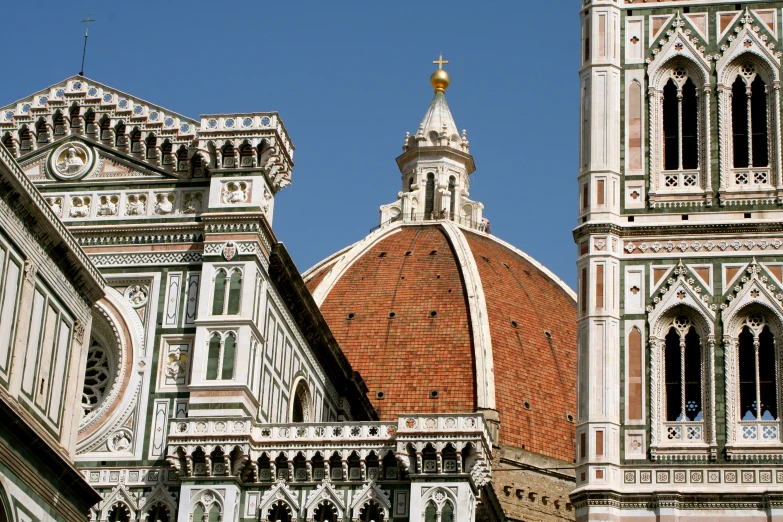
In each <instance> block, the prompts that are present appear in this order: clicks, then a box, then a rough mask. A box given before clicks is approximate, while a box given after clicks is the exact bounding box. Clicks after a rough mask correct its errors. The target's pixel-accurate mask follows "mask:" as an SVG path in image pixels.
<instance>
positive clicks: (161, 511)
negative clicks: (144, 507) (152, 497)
mask: <svg viewBox="0 0 783 522" xmlns="http://www.w3.org/2000/svg"><path fill="white" fill-rule="evenodd" d="M144 520H146V521H147V522H169V521H170V518H169V510H168V508H166V506H164V505H163V504H161V503H157V504H155V505H154V506H152V507H151V508H150V509H149V511H147V514H146V515H145V517H144Z"/></svg>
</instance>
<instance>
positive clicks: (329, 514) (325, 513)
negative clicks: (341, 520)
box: [313, 502, 337, 522]
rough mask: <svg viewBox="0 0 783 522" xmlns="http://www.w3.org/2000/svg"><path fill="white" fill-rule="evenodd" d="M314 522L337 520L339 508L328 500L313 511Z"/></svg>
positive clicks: (334, 521)
mask: <svg viewBox="0 0 783 522" xmlns="http://www.w3.org/2000/svg"><path fill="white" fill-rule="evenodd" d="M313 522H337V510H336V509H335V508H334V507H333V506H332V505H331V504H329V503H328V502H324V503H323V504H321V505H320V506H318V509H316V510H315V513H313Z"/></svg>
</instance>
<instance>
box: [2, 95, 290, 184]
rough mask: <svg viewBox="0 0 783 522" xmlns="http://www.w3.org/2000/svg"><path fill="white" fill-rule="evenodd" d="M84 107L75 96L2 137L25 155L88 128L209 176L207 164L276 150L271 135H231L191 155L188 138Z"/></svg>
mask: <svg viewBox="0 0 783 522" xmlns="http://www.w3.org/2000/svg"><path fill="white" fill-rule="evenodd" d="M81 110H82V108H81V107H80V106H79V105H78V104H76V103H75V102H74V104H73V105H72V106H71V108H70V109H69V110H67V111H65V112H64V111H61V110H56V111H54V113H53V114H52V116H51V118H45V117H40V118H38V120H37V121H36V123H35V124H33V125H32V127H31V126H28V125H27V124H23V125H21V126H20V128H19V130H18V131H16V132H11V131H6V132H5V133H4V134H3V136H2V138H0V142H1V143H2V144H3V145H5V146H6V148H7V149H8V150H9V152H11V154H12V155H14V157H20V156H25V155H26V154H28V153H30V152H32V151H34V150H37V149H39V148H41V147H44V146H46V145H48V144H49V143H52V142H55V141H57V140H59V139H61V138H64V137H66V136H69V135H71V134H75V135H82V134H83V135H85V136H87V137H90V138H93V139H94V140H95V141H98V142H100V143H104V144H106V145H109V146H112V147H115V148H117V149H118V150H120V151H122V152H125V153H127V154H131V155H133V156H135V157H137V158H139V159H142V160H146V161H147V162H149V163H151V164H153V165H155V166H160V167H163V168H165V169H169V170H172V171H176V172H186V173H190V175H192V176H194V177H202V176H205V175H206V172H205V169H226V168H237V167H244V168H258V167H264V166H266V164H267V162H268V161H269V160H270V157H271V156H272V155H273V154H274V153H275V152H276V150H275V148H274V147H273V145H272V143H271V142H270V141H269V140H267V139H260V140H250V139H241V140H228V139H227V140H219V141H217V142H212V141H210V142H208V143H207V148H206V151H202V152H199V153H196V154H195V155H191V153H189V151H188V144H187V143H176V142H174V141H172V139H171V138H169V137H165V136H160V135H159V134H158V133H156V132H155V131H154V130H148V131H145V130H144V129H143V127H141V126H139V125H133V126H131V127H129V126H128V123H126V122H125V121H124V120H122V119H117V118H112V117H111V116H110V115H109V114H106V113H104V114H103V115H100V114H99V113H98V112H96V111H94V110H93V109H92V108H89V109H87V110H86V111H85V112H84V114H83V115H82V114H81ZM99 115H100V118H99V119H98V116H99ZM96 119H97V121H96ZM256 141H257V143H255V142H256Z"/></svg>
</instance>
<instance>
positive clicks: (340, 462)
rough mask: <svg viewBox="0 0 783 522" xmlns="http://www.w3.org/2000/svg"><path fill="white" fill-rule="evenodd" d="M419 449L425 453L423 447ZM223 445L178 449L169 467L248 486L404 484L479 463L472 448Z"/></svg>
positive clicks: (461, 445) (469, 445)
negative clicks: (236, 480) (249, 448)
mask: <svg viewBox="0 0 783 522" xmlns="http://www.w3.org/2000/svg"><path fill="white" fill-rule="evenodd" d="M419 446H421V447H419ZM253 453H254V454H257V455H258V456H257V457H253V458H251V456H250V455H249V454H248V451H247V449H243V448H242V447H240V446H239V445H237V446H234V447H233V448H230V447H227V446H222V445H196V446H179V447H176V448H174V449H173V452H172V453H170V456H169V458H168V460H169V463H170V464H172V465H173V466H174V468H175V469H176V470H177V472H178V473H179V475H180V477H183V478H184V477H196V478H198V477H201V478H208V477H218V476H223V477H225V476H235V477H238V478H239V479H240V480H241V481H242V482H243V483H245V484H252V483H274V482H275V481H284V482H289V483H298V482H301V483H306V482H320V481H323V480H326V481H328V482H332V481H336V482H366V481H368V480H400V479H403V478H404V476H405V474H406V473H409V474H431V475H444V474H455V473H457V474H459V473H470V472H472V471H473V468H474V467H475V466H480V465H481V462H480V461H481V459H480V458H479V455H478V454H477V452H476V448H475V447H474V446H473V444H472V443H469V442H468V443H435V444H433V443H427V444H424V445H421V444H419V445H414V444H407V445H405V446H402V447H401V448H396V447H393V446H388V447H379V448H377V449H355V450H354V449H338V450H333V451H332V450H330V451H324V450H320V449H308V450H299V451H295V450H274V449H269V450H261V451H256V450H253Z"/></svg>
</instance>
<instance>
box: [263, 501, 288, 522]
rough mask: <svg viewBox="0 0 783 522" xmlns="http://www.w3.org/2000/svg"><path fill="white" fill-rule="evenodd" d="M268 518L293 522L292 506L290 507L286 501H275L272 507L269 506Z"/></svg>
mask: <svg viewBox="0 0 783 522" xmlns="http://www.w3.org/2000/svg"><path fill="white" fill-rule="evenodd" d="M267 520H268V521H269V522H291V521H292V517H291V508H290V507H288V504H286V503H285V502H282V501H278V502H275V503H274V504H273V505H272V507H271V508H269V514H268V516H267Z"/></svg>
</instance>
